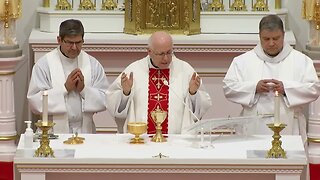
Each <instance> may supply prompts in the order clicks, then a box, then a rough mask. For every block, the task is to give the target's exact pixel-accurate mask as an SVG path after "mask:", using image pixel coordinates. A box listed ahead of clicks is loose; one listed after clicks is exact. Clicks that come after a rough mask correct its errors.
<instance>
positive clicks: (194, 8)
mask: <svg viewBox="0 0 320 180" xmlns="http://www.w3.org/2000/svg"><path fill="white" fill-rule="evenodd" d="M125 9H126V10H125V26H124V32H125V33H127V34H151V33H153V32H155V31H159V30H162V31H163V30H165V31H168V32H170V33H172V34H186V35H191V34H200V0H161V1H160V0H126V1H125Z"/></svg>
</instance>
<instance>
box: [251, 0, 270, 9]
mask: <svg viewBox="0 0 320 180" xmlns="http://www.w3.org/2000/svg"><path fill="white" fill-rule="evenodd" d="M252 10H253V11H269V8H268V4H267V3H266V2H264V0H257V2H256V3H255V4H254V5H253V7H252Z"/></svg>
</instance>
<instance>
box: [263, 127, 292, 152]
mask: <svg viewBox="0 0 320 180" xmlns="http://www.w3.org/2000/svg"><path fill="white" fill-rule="evenodd" d="M267 126H268V127H269V128H270V129H271V130H272V131H273V133H274V134H273V136H272V137H273V140H272V147H271V149H270V150H269V151H268V152H267V158H287V156H286V152H285V151H284V149H283V148H282V147H281V144H282V141H281V140H280V138H281V136H280V131H282V130H283V129H284V128H285V127H286V124H280V125H278V126H276V125H274V124H273V123H271V124H267Z"/></svg>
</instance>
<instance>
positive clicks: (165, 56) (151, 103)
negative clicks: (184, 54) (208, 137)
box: [107, 31, 211, 134]
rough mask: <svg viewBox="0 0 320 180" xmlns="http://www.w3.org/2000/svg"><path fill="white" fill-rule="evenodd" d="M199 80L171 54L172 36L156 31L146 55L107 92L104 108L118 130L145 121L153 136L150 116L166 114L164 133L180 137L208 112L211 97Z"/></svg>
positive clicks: (125, 71)
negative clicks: (153, 113) (112, 118)
mask: <svg viewBox="0 0 320 180" xmlns="http://www.w3.org/2000/svg"><path fill="white" fill-rule="evenodd" d="M202 86H203V85H202V83H201V79H200V77H199V76H198V75H197V74H196V72H195V70H194V69H193V68H192V67H191V66H190V65H189V64H188V63H186V62H184V61H182V60H179V59H178V58H176V57H175V56H174V55H173V43H172V37H171V36H170V35H169V34H168V33H166V32H162V31H160V32H155V33H154V34H152V35H151V37H150V39H149V44H148V56H147V57H145V58H143V59H141V60H138V61H136V62H134V63H132V64H130V65H129V66H128V67H127V68H126V69H125V70H124V71H123V73H122V74H121V75H119V77H118V78H117V79H116V80H115V81H114V83H113V84H111V86H110V87H109V88H108V90H107V109H108V110H109V111H110V113H111V114H112V115H113V116H114V117H115V120H116V123H117V124H118V131H120V132H121V131H124V132H126V126H127V123H128V122H146V123H147V124H148V130H147V132H148V134H153V133H155V127H154V122H153V121H152V117H151V115H150V113H151V112H152V111H155V110H162V111H167V112H168V116H167V117H166V120H165V121H164V122H163V123H162V133H163V134H181V133H186V132H185V131H184V130H185V129H186V128H187V127H189V126H190V125H192V124H193V123H195V122H196V121H197V120H199V119H201V117H202V116H203V115H204V114H205V113H206V112H207V110H208V109H209V107H210V106H211V98H210V96H209V94H208V93H206V92H205V91H203V90H202V89H203V88H201V87H202Z"/></svg>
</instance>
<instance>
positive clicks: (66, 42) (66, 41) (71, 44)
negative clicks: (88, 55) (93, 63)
mask: <svg viewBox="0 0 320 180" xmlns="http://www.w3.org/2000/svg"><path fill="white" fill-rule="evenodd" d="M62 42H63V43H64V44H65V45H66V46H68V47H71V46H73V45H76V46H77V47H79V46H81V45H82V44H83V43H84V41H83V40H81V41H77V42H73V41H68V40H62Z"/></svg>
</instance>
